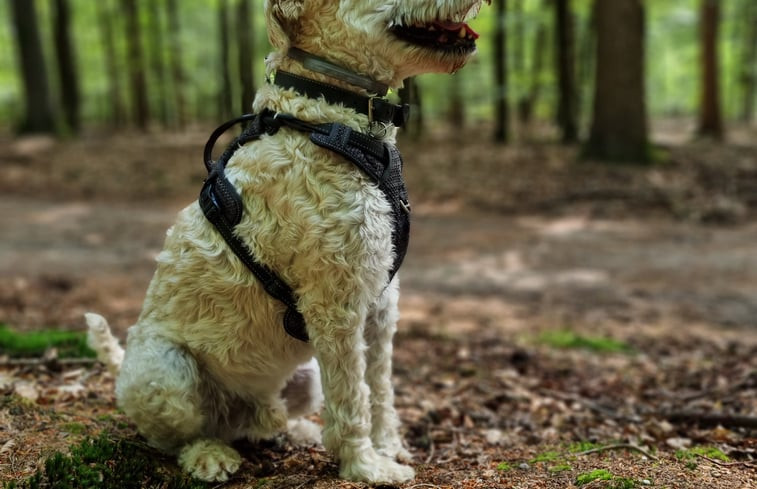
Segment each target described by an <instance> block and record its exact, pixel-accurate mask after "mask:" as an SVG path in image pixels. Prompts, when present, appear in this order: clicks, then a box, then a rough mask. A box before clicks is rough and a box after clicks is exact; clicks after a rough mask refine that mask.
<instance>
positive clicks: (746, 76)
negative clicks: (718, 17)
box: [739, 0, 757, 124]
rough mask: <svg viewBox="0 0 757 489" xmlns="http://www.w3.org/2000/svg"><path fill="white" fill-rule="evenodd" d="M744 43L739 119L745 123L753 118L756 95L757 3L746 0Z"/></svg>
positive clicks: (752, 0)
mask: <svg viewBox="0 0 757 489" xmlns="http://www.w3.org/2000/svg"><path fill="white" fill-rule="evenodd" d="M744 14H745V15H744V17H745V19H744V23H745V32H744V41H745V42H744V45H743V47H742V51H741V76H740V77H739V79H740V82H741V87H742V88H741V91H742V97H743V98H742V102H741V111H740V114H739V116H740V119H741V120H742V121H743V122H745V123H747V124H748V123H750V122H752V121H753V120H754V102H755V95H757V3H755V2H754V0H746V3H745V6H744Z"/></svg>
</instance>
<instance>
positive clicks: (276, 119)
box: [199, 111, 410, 342]
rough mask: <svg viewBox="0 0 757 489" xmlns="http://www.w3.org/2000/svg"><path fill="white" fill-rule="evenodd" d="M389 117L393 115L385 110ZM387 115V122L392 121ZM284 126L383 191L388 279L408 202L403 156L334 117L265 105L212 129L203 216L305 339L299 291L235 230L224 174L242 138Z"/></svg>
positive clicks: (403, 241)
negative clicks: (313, 117) (226, 139)
mask: <svg viewBox="0 0 757 489" xmlns="http://www.w3.org/2000/svg"><path fill="white" fill-rule="evenodd" d="M387 115H388V116H389V117H390V118H391V119H394V118H395V117H396V116H395V115H394V114H393V113H392V114H387ZM391 119H390V120H389V121H387V122H391ZM245 122H247V123H248V125H247V127H246V128H245V129H244V130H243V131H242V133H241V134H240V135H239V136H238V137H237V138H236V139H235V140H234V141H233V142H232V143H231V144H230V145H229V146H228V147H227V148H226V150H225V151H224V152H223V154H222V155H221V156H220V157H219V158H218V159H217V160H216V161H213V160H212V151H213V146H214V145H215V142H216V140H217V139H218V138H219V137H220V136H221V134H223V133H224V132H225V131H226V130H228V129H229V128H231V127H232V126H234V125H236V124H239V123H245ZM282 126H286V127H289V128H292V129H296V130H298V131H302V132H305V133H309V134H310V140H311V141H312V142H313V143H314V144H316V145H318V146H321V147H323V148H327V149H329V150H331V151H334V152H335V153H337V154H339V155H341V156H343V157H344V158H345V159H347V160H348V161H350V162H351V163H352V164H354V165H355V166H356V167H358V168H359V169H360V170H361V171H362V172H363V173H365V174H366V175H367V176H368V177H369V178H370V179H371V180H372V181H373V182H374V183H375V184H376V185H377V186H378V188H379V189H380V190H381V191H382V192H383V193H384V196H385V197H386V199H387V201H388V202H389V204H390V205H391V207H392V216H393V218H394V229H393V230H392V243H393V246H394V253H395V256H394V263H393V264H392V268H391V269H390V270H389V280H390V281H391V279H392V278H393V277H394V275H395V274H396V273H397V270H398V269H399V268H400V265H401V264H402V261H403V260H404V258H405V253H406V252H407V245H408V240H409V232H410V205H409V204H408V200H407V190H406V188H405V181H404V179H403V178H402V158H401V157H400V153H399V151H398V150H397V148H396V147H395V146H394V145H392V144H388V143H384V142H382V141H379V140H377V139H375V138H373V137H371V136H368V135H366V134H363V133H360V132H357V131H353V130H352V129H351V128H349V127H348V126H346V125H344V124H340V123H337V122H332V123H327V124H311V123H308V122H304V121H302V120H299V119H296V118H295V117H293V116H291V115H287V114H275V113H273V112H270V111H265V112H262V113H260V114H246V115H243V116H241V117H239V118H237V119H234V120H231V121H228V122H226V123H224V124H223V125H221V126H220V127H218V129H216V130H215V131H213V133H212V134H211V135H210V138H209V139H208V142H207V144H206V145H205V151H204V163H205V167H206V169H207V170H208V177H207V179H206V180H205V184H204V185H203V187H202V191H201V192H200V198H199V203H200V207H201V208H202V211H203V213H204V214H205V216H206V217H207V219H208V220H209V221H210V222H211V223H212V224H213V225H214V226H215V228H216V229H217V230H218V232H219V233H220V234H221V236H223V238H224V240H225V241H226V243H227V244H228V245H229V248H231V250H232V251H233V252H234V254H235V255H237V257H239V259H240V260H241V261H242V263H244V265H245V266H246V267H247V268H248V269H249V270H250V271H251V272H252V274H253V275H254V276H255V277H256V278H257V279H258V280H259V281H260V283H261V285H262V286H263V288H264V289H265V291H266V292H267V293H268V294H269V295H270V296H272V297H274V298H275V299H277V300H279V301H281V302H282V303H284V305H286V308H287V309H286V312H285V314H284V320H283V322H284V330H285V331H286V332H287V333H288V334H289V335H290V336H292V337H294V338H296V339H298V340H301V341H305V342H306V341H308V334H307V331H306V328H305V320H304V318H303V317H302V314H301V313H300V312H299V311H298V310H297V296H296V295H295V293H294V291H293V290H292V288H291V287H290V286H289V285H288V284H287V283H286V282H284V281H283V280H282V279H281V278H280V277H279V276H278V274H276V272H275V271H273V270H271V269H270V268H269V267H267V266H266V265H264V264H262V263H260V262H258V261H257V260H256V259H255V256H254V255H253V254H252V252H251V250H250V248H249V247H248V246H247V245H246V244H245V243H244V242H243V241H242V239H240V237H239V236H238V235H237V234H236V233H235V232H234V227H235V226H236V225H237V224H238V223H239V222H240V221H241V220H242V213H243V206H242V199H241V197H240V195H239V193H238V192H237V190H236V189H235V188H234V186H233V185H232V184H231V182H229V180H228V179H227V178H226V176H225V169H226V164H227V163H228V161H229V159H230V158H231V156H232V155H233V154H234V152H235V151H236V150H237V149H239V148H240V147H241V146H243V145H244V144H246V143H248V142H251V141H255V140H257V139H259V138H260V137H261V136H262V135H263V134H269V135H272V134H275V133H276V132H277V131H278V130H279V129H280V128H281V127H282Z"/></svg>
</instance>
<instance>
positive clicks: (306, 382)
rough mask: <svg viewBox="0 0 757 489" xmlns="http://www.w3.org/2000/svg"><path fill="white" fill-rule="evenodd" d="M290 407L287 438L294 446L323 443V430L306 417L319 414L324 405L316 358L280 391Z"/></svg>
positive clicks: (303, 366) (301, 367)
mask: <svg viewBox="0 0 757 489" xmlns="http://www.w3.org/2000/svg"><path fill="white" fill-rule="evenodd" d="M281 397H282V398H283V399H284V402H285V403H286V407H287V416H288V417H289V421H288V422H287V437H288V438H289V440H290V441H291V442H292V443H294V444H295V445H316V444H318V443H321V427H320V426H318V425H317V424H315V423H313V422H312V421H310V420H308V419H305V418H304V417H303V416H307V415H308V414H313V413H317V412H319V411H320V410H321V406H322V405H323V390H322V388H321V372H320V369H319V368H318V362H316V360H315V358H313V359H311V360H310V361H309V362H307V363H305V364H303V365H300V366H299V367H297V370H296V371H295V372H294V375H292V378H290V379H289V381H288V382H287V384H286V387H284V390H283V391H282V392H281Z"/></svg>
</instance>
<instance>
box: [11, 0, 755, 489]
mask: <svg viewBox="0 0 757 489" xmlns="http://www.w3.org/2000/svg"><path fill="white" fill-rule="evenodd" d="M262 3H263V2H262V0H97V1H95V0H6V1H0V147H1V148H3V149H2V151H0V171H1V173H0V484H3V488H4V489H6V488H7V487H14V486H13V484H18V485H19V486H20V487H24V488H26V487H38V486H39V485H40V484H41V486H42V487H49V486H53V484H63V483H65V484H69V485H68V486H66V487H98V488H118V489H130V488H142V487H175V488H178V487H184V488H188V487H206V486H205V485H204V484H200V483H197V482H193V481H190V480H188V479H187V478H185V477H182V476H181V475H179V473H178V468H177V467H176V464H175V460H173V459H171V458H170V457H165V456H164V455H162V454H159V453H157V452H156V451H154V450H152V449H151V448H149V447H147V446H146V445H144V443H143V442H142V441H141V438H140V437H139V435H138V434H137V433H136V430H135V428H134V426H133V425H132V424H131V423H130V421H129V420H128V419H127V418H126V417H124V416H123V415H122V414H121V413H120V412H119V411H118V410H117V409H116V406H115V399H114V392H113V391H114V388H113V377H112V375H110V373H108V372H107V371H106V369H104V368H103V367H102V365H99V364H98V363H96V362H95V361H94V359H93V358H91V352H90V351H89V350H87V348H86V347H85V346H84V345H83V333H82V330H83V320H82V316H83V314H84V313H85V312H87V311H97V312H99V313H102V314H103V315H104V316H106V317H107V318H108V320H109V321H110V323H111V325H112V327H113V329H114V332H115V334H116V335H117V336H118V337H119V338H120V339H122V340H123V339H124V338H125V337H126V329H127V328H128V326H130V325H131V324H134V322H135V321H136V318H137V316H138V315H139V312H140V310H141V303H142V300H143V299H144V293H145V290H146V288H147V285H148V283H149V281H150V279H151V277H152V274H153V271H154V259H155V257H156V255H157V254H158V253H159V251H160V249H161V247H162V242H163V239H164V236H165V230H166V229H167V228H168V227H169V226H170V225H171V223H172V222H173V219H174V217H175V214H176V212H177V211H178V210H179V209H181V208H182V207H184V206H186V205H187V204H188V203H190V202H192V201H193V200H195V199H196V198H197V192H198V190H199V188H200V186H201V184H202V181H203V179H204V178H205V176H206V172H205V169H204V165H203V164H202V162H201V161H200V160H201V158H202V148H203V145H204V143H205V141H206V139H207V137H208V135H209V133H210V132H211V131H212V129H213V128H215V127H216V126H218V124H220V123H221V122H223V121H224V120H226V119H228V118H230V117H233V116H236V115H238V114H240V113H242V112H247V111H248V110H249V107H250V100H251V97H252V94H253V91H254V88H255V87H256V86H259V85H260V84H261V83H264V74H263V58H264V56H265V55H266V54H267V53H268V50H269V48H268V44H267V40H266V36H265V31H264V26H263V12H262ZM471 25H472V27H473V28H474V29H475V30H477V31H478V32H479V33H480V34H481V38H480V39H479V41H478V46H479V53H478V56H477V57H475V58H474V59H473V60H472V61H471V62H470V64H469V65H468V66H466V67H465V68H464V69H462V70H461V71H460V72H458V73H457V74H455V75H453V76H448V75H424V76H420V77H417V78H416V79H413V80H410V81H408V83H407V84H406V88H405V89H404V90H400V91H398V93H396V94H393V96H394V97H400V98H402V99H403V100H405V101H408V102H410V103H411V104H413V105H414V106H415V107H414V119H413V120H412V123H411V124H410V126H409V127H408V128H407V129H404V130H403V131H401V133H400V137H399V147H400V149H401V150H402V152H403V157H404V161H405V167H404V171H405V177H406V179H407V182H408V188H409V191H410V195H411V199H412V203H413V233H412V239H411V243H410V249H409V253H408V256H407V259H406V260H405V262H404V264H403V268H402V272H401V275H402V290H403V293H402V298H401V303H400V309H401V320H400V323H399V331H398V335H397V337H396V342H395V363H394V373H395V376H394V381H395V391H396V399H397V408H398V412H399V414H400V416H401V418H402V425H403V435H404V438H405V441H406V443H407V445H408V448H409V449H410V451H411V453H412V454H413V455H414V457H415V461H414V466H415V468H416V470H417V473H418V477H417V478H416V480H415V481H413V482H410V483H407V484H405V485H404V486H403V487H405V488H408V489H411V488H420V487H428V488H449V487H454V488H465V489H479V488H487V489H488V488H493V487H512V488H515V487H518V488H524V487H529V488H545V487H547V488H565V487H579V486H583V487H591V488H598V487H602V488H627V489H628V488H639V487H647V486H651V487H660V488H701V487H708V488H717V489H720V488H722V489H733V488H738V489H747V488H750V489H751V488H753V487H757V470H755V468H757V441H756V440H757V251H755V246H754V243H757V122H756V119H757V101H756V99H757V89H756V84H757V1H755V0H720V1H718V0H645V1H642V0H493V1H492V2H491V6H485V7H484V9H483V10H482V11H481V14H480V15H479V17H478V18H477V19H476V20H474V21H472V22H471ZM314 420H315V421H319V420H318V418H317V417H315V418H314ZM238 448H239V449H240V450H241V453H242V454H243V456H244V463H243V466H242V468H241V470H240V471H239V473H238V474H237V475H236V476H235V477H234V478H233V479H232V480H231V481H229V482H228V483H226V484H224V485H223V487H228V488H239V489H241V488H248V487H270V488H280V489H284V488H292V489H296V488H302V487H315V488H317V489H323V488H331V487H339V488H344V489H347V488H360V489H363V488H365V487H366V486H365V485H363V484H358V483H348V482H345V481H341V480H339V478H338V470H337V466H336V464H335V463H334V461H333V458H332V457H331V456H330V455H328V454H327V453H326V452H325V451H324V450H323V449H322V447H319V446H315V447H304V448H303V447H294V446H291V445H290V444H288V443H287V442H286V441H285V440H282V439H277V440H274V441H272V442H262V443H253V444H250V443H246V444H245V443H242V444H240V446H238ZM72 474H74V476H73V477H72ZM35 484H37V485H36V486H35ZM17 487H18V486H17ZM55 487H61V486H59V485H56V486H55ZM212 487H216V486H212Z"/></svg>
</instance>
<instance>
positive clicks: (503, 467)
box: [497, 462, 513, 472]
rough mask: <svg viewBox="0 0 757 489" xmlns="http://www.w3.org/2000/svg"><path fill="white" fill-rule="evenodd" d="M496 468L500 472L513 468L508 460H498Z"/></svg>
mask: <svg viewBox="0 0 757 489" xmlns="http://www.w3.org/2000/svg"><path fill="white" fill-rule="evenodd" d="M497 470H499V471H502V472H509V471H511V470H513V467H512V465H510V464H509V463H508V462H500V463H498V464H497Z"/></svg>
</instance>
